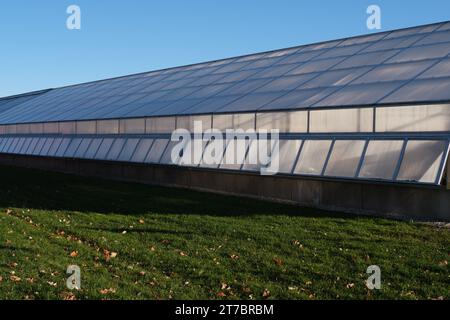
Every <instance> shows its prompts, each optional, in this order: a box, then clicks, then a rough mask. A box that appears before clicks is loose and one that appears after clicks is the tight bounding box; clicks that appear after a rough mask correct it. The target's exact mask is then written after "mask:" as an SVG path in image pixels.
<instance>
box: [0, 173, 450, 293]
mask: <svg viewBox="0 0 450 320" xmlns="http://www.w3.org/2000/svg"><path fill="white" fill-rule="evenodd" d="M0 194H1V196H0V211H1V212H0V277H1V278H0V298H3V299H11V298H15V299H24V298H29V299H71V298H77V299H83V298H90V299H98V298H106V299H124V298H125V299H128V298H129V299H170V298H173V299H182V298H183V299H184V298H187V299H191V298H204V299H210V298H213V299H214V298H220V299H227V298H244V299H251V298H254V299H261V298H263V297H264V298H281V299H320V298H322V299H334V298H342V299H349V298H358V299H360V298H361V299H377V298H405V299H415V298H426V299H429V298H439V297H441V298H442V297H443V298H449V297H450V290H449V277H450V273H449V267H448V265H447V262H446V261H447V260H448V258H449V247H450V231H449V230H448V229H439V228H436V227H430V226H426V225H421V224H415V223H408V222H399V221H390V220H384V219H378V218H370V217H355V216H348V215H342V214H338V213H333V212H325V211H319V210H312V209H305V208H300V207H295V206H288V205H279V204H271V203H266V202H262V201H256V200H249V199H240V198H235V197H225V196H219V195H211V194H205V193H198V192H193V191H187V190H179V189H170V188H159V187H149V186H143V185H137V184H126V183H117V182H110V181H102V180H96V179H86V178H81V177H73V176H66V175H60V174H53V173H45V172H39V171H33V170H25V169H14V168H5V167H0ZM104 250H108V251H110V252H116V253H117V256H116V257H114V258H111V259H109V260H108V259H107V257H108V254H107V253H106V254H105V251H104ZM71 253H72V256H71ZM113 255H114V254H113ZM69 264H77V265H79V266H80V267H81V271H82V290H81V291H79V292H74V293H72V292H70V291H68V290H67V289H66V287H65V277H66V275H65V270H66V268H67V266H68V265H69ZM371 264H377V265H379V266H380V267H381V269H382V281H383V282H382V290H378V291H369V290H368V289H366V287H365V285H364V281H365V279H366V277H367V276H366V274H365V270H366V268H367V266H369V265H371ZM105 289H108V290H105ZM264 292H265V293H264ZM268 292H270V294H269V293H268Z"/></svg>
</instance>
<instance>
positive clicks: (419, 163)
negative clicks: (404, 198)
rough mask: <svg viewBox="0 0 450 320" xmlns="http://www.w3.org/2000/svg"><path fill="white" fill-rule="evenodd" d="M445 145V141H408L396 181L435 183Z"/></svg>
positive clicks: (445, 151)
mask: <svg viewBox="0 0 450 320" xmlns="http://www.w3.org/2000/svg"><path fill="white" fill-rule="evenodd" d="M447 144H448V143H447V141H408V143H407V145H406V149H405V155H404V156H403V160H402V164H401V166H400V171H399V173H398V176H397V180H399V181H410V182H422V183H435V182H436V180H437V178H438V174H439V173H440V171H439V169H440V166H441V163H442V157H443V156H444V155H446V153H447Z"/></svg>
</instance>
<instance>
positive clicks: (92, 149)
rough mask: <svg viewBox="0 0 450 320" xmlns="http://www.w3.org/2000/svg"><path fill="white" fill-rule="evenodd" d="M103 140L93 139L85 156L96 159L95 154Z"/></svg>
mask: <svg viewBox="0 0 450 320" xmlns="http://www.w3.org/2000/svg"><path fill="white" fill-rule="evenodd" d="M102 141H103V139H102V138H95V139H92V142H91V144H90V145H89V148H88V149H87V151H86V153H85V154H84V158H86V159H94V157H95V154H96V153H97V151H98V149H99V147H100V145H101V143H102Z"/></svg>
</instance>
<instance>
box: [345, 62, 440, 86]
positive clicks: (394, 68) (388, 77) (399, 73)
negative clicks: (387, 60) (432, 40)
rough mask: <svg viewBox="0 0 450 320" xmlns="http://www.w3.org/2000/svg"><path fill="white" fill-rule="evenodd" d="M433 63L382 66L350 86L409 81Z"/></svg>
mask: <svg viewBox="0 0 450 320" xmlns="http://www.w3.org/2000/svg"><path fill="white" fill-rule="evenodd" d="M434 63H436V62H435V61H434V60H431V61H418V62H408V63H398V64H387V65H382V66H379V67H376V68H375V69H373V70H371V71H370V72H368V73H367V74H365V75H363V76H362V77H360V78H358V79H356V80H355V81H353V82H352V84H358V83H373V82H384V81H396V80H410V79H413V78H415V77H416V76H417V75H419V74H420V73H421V72H423V71H425V70H426V69H427V68H429V67H431V66H432V65H433V64H434Z"/></svg>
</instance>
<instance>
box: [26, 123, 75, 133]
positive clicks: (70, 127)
mask: <svg viewBox="0 0 450 320" xmlns="http://www.w3.org/2000/svg"><path fill="white" fill-rule="evenodd" d="M33 131H34V129H33V128H32V126H30V132H31V133H38V132H33ZM59 133H62V134H74V133H76V122H60V123H59Z"/></svg>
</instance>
